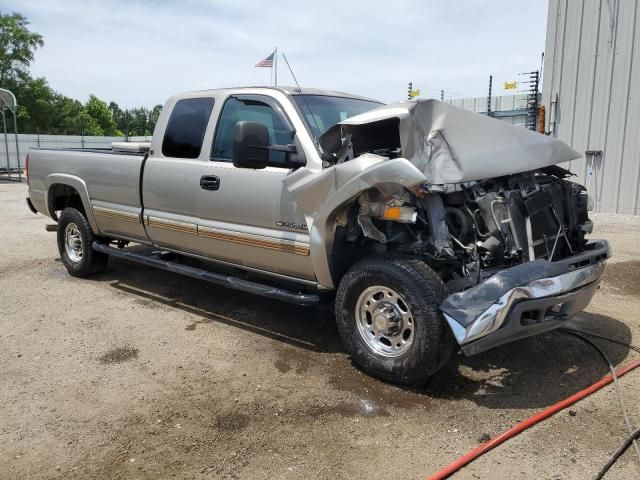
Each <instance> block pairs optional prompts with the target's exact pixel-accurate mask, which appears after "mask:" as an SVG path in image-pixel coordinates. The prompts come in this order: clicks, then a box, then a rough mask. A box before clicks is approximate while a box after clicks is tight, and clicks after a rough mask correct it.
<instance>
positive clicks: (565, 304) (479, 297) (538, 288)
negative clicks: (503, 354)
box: [440, 240, 611, 355]
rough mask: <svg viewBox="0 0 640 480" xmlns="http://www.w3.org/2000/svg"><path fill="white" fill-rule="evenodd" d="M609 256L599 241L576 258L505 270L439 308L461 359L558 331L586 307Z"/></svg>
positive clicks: (608, 249)
mask: <svg viewBox="0 0 640 480" xmlns="http://www.w3.org/2000/svg"><path fill="white" fill-rule="evenodd" d="M610 256H611V250H610V247H609V243H608V242H607V241H605V240H599V241H595V242H591V243H589V244H588V245H587V249H586V250H585V251H584V252H581V253H580V254H578V255H575V256H572V257H569V258H566V259H563V260H560V261H558V262H549V261H546V260H535V261H533V262H529V263H525V264H522V265H518V266H515V267H511V268H508V269H505V270H503V271H501V272H499V273H497V274H496V275H494V276H492V277H490V278H489V279H487V280H485V281H484V282H482V283H480V284H478V285H476V286H475V287H472V288H470V289H468V290H465V291H464V292H460V293H455V294H453V295H450V296H449V297H447V298H446V299H445V301H444V302H443V303H442V304H441V305H440V310H441V311H442V313H443V315H444V318H445V319H446V320H447V323H448V324H449V326H450V327H451V330H452V332H453V334H454V336H455V338H456V340H457V341H458V343H459V344H460V347H461V349H462V351H463V353H465V354H466V355H473V354H476V353H480V352H483V351H485V350H489V349H490V348H493V347H495V346H498V345H502V344H504V343H508V342H511V341H514V340H518V339H520V338H525V337H528V336H531V335H536V334H538V333H542V332H545V331H548V330H552V329H554V328H557V327H559V326H561V325H562V323H564V322H565V321H566V320H567V319H569V318H570V317H571V316H573V315H575V314H576V313H578V312H580V311H582V310H583V309H584V308H585V307H586V306H587V305H588V304H589V302H590V301H591V299H592V298H593V295H594V294H595V291H596V290H597V288H598V285H599V283H600V278H601V277H602V273H603V272H604V266H605V260H606V259H607V258H609V257H610Z"/></svg>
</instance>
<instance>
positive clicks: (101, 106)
mask: <svg viewBox="0 0 640 480" xmlns="http://www.w3.org/2000/svg"><path fill="white" fill-rule="evenodd" d="M84 110H85V112H86V113H87V114H89V116H91V118H93V119H94V120H95V122H96V124H97V125H98V127H99V129H100V130H101V131H102V133H98V134H97V135H108V136H114V135H115V134H116V122H114V121H113V117H112V115H111V111H110V110H109V107H108V106H107V104H106V103H105V102H103V101H102V100H100V99H99V98H98V97H96V96H95V95H89V100H88V101H87V103H86V104H85V106H84Z"/></svg>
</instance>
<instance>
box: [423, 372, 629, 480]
mask: <svg viewBox="0 0 640 480" xmlns="http://www.w3.org/2000/svg"><path fill="white" fill-rule="evenodd" d="M638 367H640V360H636V361H634V362H631V363H629V364H627V365H625V366H623V367H620V368H619V369H617V370H615V376H616V378H620V377H622V376H624V375H626V374H627V373H629V372H630V371H632V370H634V369H636V368H638ZM612 381H613V375H612V374H611V373H610V374H609V375H606V376H605V377H603V378H602V379H600V380H598V381H597V382H596V383H594V384H593V385H591V386H589V387H587V388H585V389H583V390H580V391H579V392H577V393H574V394H573V395H571V396H569V397H567V398H565V399H564V400H560V401H559V402H557V403H555V404H553V405H551V406H550V407H547V408H545V409H544V410H542V411H541V412H538V413H536V414H535V415H532V416H530V417H529V418H526V419H524V420H523V421H521V422H519V423H517V424H516V425H514V426H513V427H511V428H510V429H509V430H507V431H505V432H503V433H501V434H500V435H498V436H497V437H494V438H492V439H491V440H488V441H487V442H485V443H483V444H481V445H479V446H477V447H476V448H474V449H473V450H471V451H469V452H467V453H466V454H464V455H463V456H461V457H460V458H458V459H457V460H455V461H453V462H452V463H450V464H449V465H447V466H446V467H444V468H442V469H441V470H439V471H438V472H436V473H434V474H433V475H431V476H429V477H427V479H426V480H443V479H445V478H449V477H450V476H451V475H453V474H454V473H455V472H457V471H458V470H460V469H461V468H462V467H464V466H466V465H468V464H470V463H471V462H473V461H474V460H475V459H476V458H478V457H480V456H482V455H484V454H485V453H487V452H488V451H490V450H492V449H494V448H495V447H497V446H498V445H501V444H502V443H504V442H506V441H507V440H509V439H511V438H513V437H515V436H516V435H518V434H519V433H521V432H523V431H525V430H527V429H528V428H530V427H532V426H534V425H536V424H537V423H540V422H542V421H543V420H546V419H547V418H549V417H551V416H553V415H555V414H556V413H558V412H560V411H561V410H564V409H565V408H567V407H570V406H571V405H573V404H574V403H576V402H578V401H580V400H582V399H584V398H586V397H588V396H589V395H591V394H592V393H595V392H597V391H598V390H600V389H601V388H603V387H606V386H607V385H609V384H610V383H611V382H612Z"/></svg>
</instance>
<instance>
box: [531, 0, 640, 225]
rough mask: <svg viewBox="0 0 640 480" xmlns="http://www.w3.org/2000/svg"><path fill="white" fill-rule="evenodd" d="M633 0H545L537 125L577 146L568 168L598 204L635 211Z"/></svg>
mask: <svg viewBox="0 0 640 480" xmlns="http://www.w3.org/2000/svg"><path fill="white" fill-rule="evenodd" d="M638 3H640V2H639V1H638V0H580V1H573V0H550V1H549V14H548V21H547V38H546V46H545V62H544V78H543V91H542V104H543V106H544V107H545V125H544V126H545V132H546V133H547V134H549V135H552V136H554V137H557V138H559V139H561V140H564V141H565V142H567V143H568V144H570V145H571V146H572V147H573V148H574V149H575V150H577V151H579V152H581V153H583V154H584V157H583V158H582V159H580V160H576V161H573V162H571V163H572V164H571V165H569V168H570V169H571V170H572V171H573V172H575V173H576V174H577V175H578V178H577V180H578V181H580V182H584V184H585V185H587V186H588V187H589V190H590V192H591V195H592V198H593V199H594V206H595V210H596V211H601V212H615V213H625V214H634V215H637V214H640V198H639V197H640V6H639V5H638Z"/></svg>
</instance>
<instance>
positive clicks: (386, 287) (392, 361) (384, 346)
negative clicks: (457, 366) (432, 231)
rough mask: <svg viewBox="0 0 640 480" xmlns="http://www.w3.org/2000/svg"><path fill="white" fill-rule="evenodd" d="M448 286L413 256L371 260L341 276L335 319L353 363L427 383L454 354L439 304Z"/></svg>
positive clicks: (389, 377)
mask: <svg viewBox="0 0 640 480" xmlns="http://www.w3.org/2000/svg"><path fill="white" fill-rule="evenodd" d="M445 296H446V288H445V286H444V284H443V283H442V281H441V280H440V278H439V277H438V276H437V275H436V273H435V272H434V271H433V270H431V268H429V267H428V266H427V265H426V264H425V263H424V262H421V261H420V260H415V259H407V258H397V259H384V258H380V259H368V260H364V261H362V262H360V263H358V264H356V265H354V266H353V267H352V268H351V269H350V270H349V271H348V272H347V273H346V275H345V276H344V277H343V278H342V281H341V282H340V285H339V287H338V291H337V294H336V320H337V323H338V330H339V332H340V336H341V337H342V341H343V343H344V344H345V347H346V348H347V351H348V352H349V353H350V355H351V358H352V360H353V362H354V363H355V364H356V365H357V366H358V367H360V368H361V369H362V370H364V371H365V372H367V373H369V374H370V375H373V376H375V377H378V378H381V379H383V380H386V381H388V382H391V383H397V384H404V385H420V384H424V383H425V382H426V381H427V380H428V379H429V377H430V376H431V375H433V374H434V373H435V372H436V371H437V370H438V369H439V368H441V367H442V366H443V365H444V364H445V363H446V361H447V360H448V359H449V357H450V356H451V353H452V352H453V347H454V340H453V336H452V334H451V332H450V330H449V327H448V326H447V325H446V324H445V322H444V319H443V318H442V314H441V313H440V312H439V310H438V306H439V305H440V303H441V302H442V301H443V300H444V298H445Z"/></svg>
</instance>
